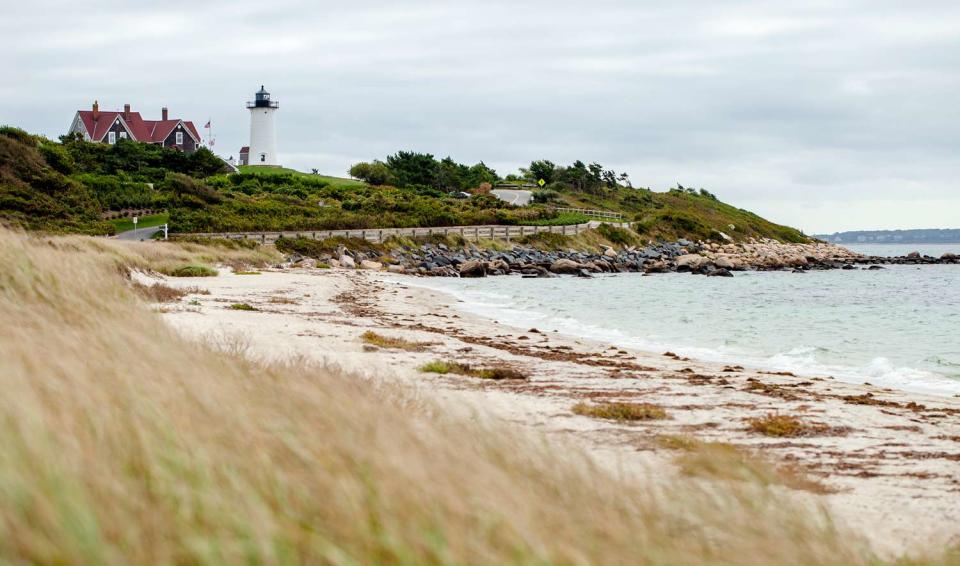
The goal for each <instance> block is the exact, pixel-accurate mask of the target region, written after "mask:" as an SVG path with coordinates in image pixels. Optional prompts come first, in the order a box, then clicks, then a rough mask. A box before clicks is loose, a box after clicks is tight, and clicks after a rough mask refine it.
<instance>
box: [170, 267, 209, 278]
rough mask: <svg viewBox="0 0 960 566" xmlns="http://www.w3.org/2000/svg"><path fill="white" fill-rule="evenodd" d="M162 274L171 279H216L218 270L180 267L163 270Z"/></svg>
mask: <svg viewBox="0 0 960 566" xmlns="http://www.w3.org/2000/svg"><path fill="white" fill-rule="evenodd" d="M160 273H163V274H164V275H168V276H170V277H216V276H217V270H216V269H213V268H212V267H207V266H206V265H181V266H179V267H172V268H163V269H161V270H160Z"/></svg>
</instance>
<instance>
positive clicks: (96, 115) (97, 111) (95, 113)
mask: <svg viewBox="0 0 960 566" xmlns="http://www.w3.org/2000/svg"><path fill="white" fill-rule="evenodd" d="M99 117H100V104H98V103H97V101H96V100H94V101H93V121H94V122H96V121H97V118H99Z"/></svg>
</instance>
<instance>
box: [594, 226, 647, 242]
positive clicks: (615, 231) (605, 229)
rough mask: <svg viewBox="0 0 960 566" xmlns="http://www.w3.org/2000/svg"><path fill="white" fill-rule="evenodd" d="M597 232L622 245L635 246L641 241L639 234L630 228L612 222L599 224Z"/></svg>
mask: <svg viewBox="0 0 960 566" xmlns="http://www.w3.org/2000/svg"><path fill="white" fill-rule="evenodd" d="M597 232H599V233H600V235H601V236H603V237H604V238H606V239H607V240H609V241H611V242H613V243H614V244H620V245H622V246H635V245H637V243H638V242H639V241H640V240H639V239H638V238H637V235H636V234H634V233H633V232H631V231H630V230H627V229H626V228H620V227H618V226H613V225H611V224H601V225H600V226H597Z"/></svg>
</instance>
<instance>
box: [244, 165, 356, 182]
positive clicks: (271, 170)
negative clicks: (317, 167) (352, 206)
mask: <svg viewBox="0 0 960 566" xmlns="http://www.w3.org/2000/svg"><path fill="white" fill-rule="evenodd" d="M239 169H240V172H241V173H249V174H253V175H278V174H281V173H290V174H293V175H302V176H304V177H310V178H311V179H321V180H323V181H326V182H328V183H330V185H331V186H335V187H338V186H339V187H359V186H362V185H363V181H357V180H355V179H347V178H345V177H331V176H330V175H314V174H313V173H304V172H303V171H297V170H296V169H290V168H289V167H263V166H259V165H241V166H240V167H239Z"/></svg>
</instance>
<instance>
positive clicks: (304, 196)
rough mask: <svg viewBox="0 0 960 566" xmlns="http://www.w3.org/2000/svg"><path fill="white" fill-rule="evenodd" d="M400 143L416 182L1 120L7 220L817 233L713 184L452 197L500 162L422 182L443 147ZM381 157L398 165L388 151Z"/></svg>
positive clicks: (69, 228) (70, 227)
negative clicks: (146, 211)
mask: <svg viewBox="0 0 960 566" xmlns="http://www.w3.org/2000/svg"><path fill="white" fill-rule="evenodd" d="M401 154H402V155H403V156H404V157H405V158H406V159H407V161H406V162H400V161H397V160H394V162H395V164H394V169H395V172H396V174H395V178H396V179H407V180H408V184H407V185H404V186H400V187H397V186H389V185H384V186H374V185H370V184H368V183H365V182H361V181H357V180H353V179H345V178H341V177H331V176H324V175H314V174H309V173H303V172H300V171H295V170H292V169H287V168H282V167H270V168H264V167H249V166H248V167H242V168H241V171H240V173H235V174H229V173H227V172H226V171H225V167H224V163H223V162H222V161H221V160H220V159H219V158H217V157H216V156H215V155H213V154H212V153H211V152H209V151H208V150H206V149H202V150H200V151H197V152H195V153H192V154H189V155H187V154H183V153H181V152H178V151H174V150H170V149H166V148H163V147H159V146H154V145H146V144H140V143H136V142H131V141H125V140H121V141H120V142H118V143H117V144H115V145H106V144H95V143H88V142H84V141H82V140H79V139H77V138H70V137H64V138H63V139H62V140H61V142H54V141H51V140H47V139H45V138H42V137H39V136H33V135H30V134H27V133H26V132H23V131H22V130H18V129H16V128H9V127H5V128H0V220H3V221H5V222H7V223H11V224H14V225H17V226H22V227H25V228H27V229H30V230H44V231H50V232H78V233H86V234H112V233H114V232H115V231H116V230H117V229H118V228H120V229H122V228H123V227H124V226H123V224H122V223H110V222H104V221H102V220H101V219H100V217H101V213H102V212H104V211H106V210H119V209H123V208H150V209H155V210H166V211H167V212H168V214H169V222H170V228H171V231H173V232H239V231H276V230H325V229H351V228H387V227H433V226H458V225H473V224H570V223H577V222H582V221H584V220H585V218H584V217H582V216H579V215H575V214H561V213H558V212H557V211H556V210H555V207H556V206H558V205H569V206H578V207H587V208H602V209H606V210H613V211H618V212H622V213H624V215H625V217H626V218H627V219H628V220H630V221H634V222H636V229H637V231H638V232H639V233H640V234H641V235H642V236H645V237H647V238H649V239H657V238H662V239H671V240H672V239H676V238H680V237H686V238H691V239H722V236H721V235H720V232H723V233H724V234H727V235H728V236H730V237H732V238H734V239H745V238H749V237H770V238H775V239H778V240H781V241H805V240H806V237H805V236H803V234H801V233H800V232H798V231H797V230H794V229H792V228H788V227H785V226H779V225H777V224H774V223H771V222H769V221H767V220H764V219H763V218H760V217H759V216H756V215H755V214H752V213H750V212H747V211H745V210H741V209H738V208H735V207H732V206H730V205H727V204H724V203H722V202H720V201H719V200H717V199H716V198H715V197H713V196H712V195H710V194H709V193H706V192H701V193H693V192H690V191H685V190H672V191H669V192H666V193H657V192H653V191H650V190H647V189H633V188H627V187H624V186H621V185H619V184H611V185H609V186H604V187H600V188H597V187H594V188H591V189H590V190H573V188H572V187H571V186H570V185H563V184H560V183H554V184H553V185H552V186H551V187H548V189H550V190H547V191H544V192H543V194H544V195H549V198H547V199H539V200H544V201H546V202H540V203H537V204H534V205H533V206H528V207H522V208H518V207H514V206H512V205H508V204H506V203H504V202H502V201H500V200H498V199H496V198H495V197H493V196H490V195H488V194H476V195H474V196H473V197H472V198H469V199H458V198H453V197H451V196H449V195H448V193H447V191H446V190H440V189H438V188H436V187H437V186H448V185H445V184H444V183H447V182H450V183H453V184H451V185H449V186H451V187H462V186H465V185H467V184H470V183H472V182H474V181H476V180H477V179H489V178H493V176H494V175H496V174H495V172H493V171H492V170H491V169H489V168H487V167H486V166H485V165H483V164H482V163H480V164H477V165H474V166H472V167H466V166H464V165H459V164H456V163H453V162H452V160H450V159H449V158H447V159H445V160H443V161H440V162H436V165H437V170H438V171H440V176H438V177H436V178H435V179H434V178H430V183H432V184H431V185H424V184H418V183H415V182H414V181H416V180H417V179H418V178H419V177H418V175H421V176H422V173H423V170H424V168H425V169H426V170H428V171H429V170H430V167H431V163H432V161H430V160H432V159H433V158H432V156H424V155H420V154H410V153H403V152H401ZM401 154H398V155H401ZM388 161H389V160H388ZM376 167H380V168H385V167H387V165H386V164H384V163H379V162H378V163H377V164H376ZM442 167H446V169H442ZM390 171H391V170H389V169H388V170H387V173H388V174H389V175H393V173H391V172H390ZM444 171H446V173H444ZM444 175H445V176H444ZM444 179H452V180H450V181H447V180H444ZM541 196H542V195H541ZM731 226H732V227H731Z"/></svg>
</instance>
